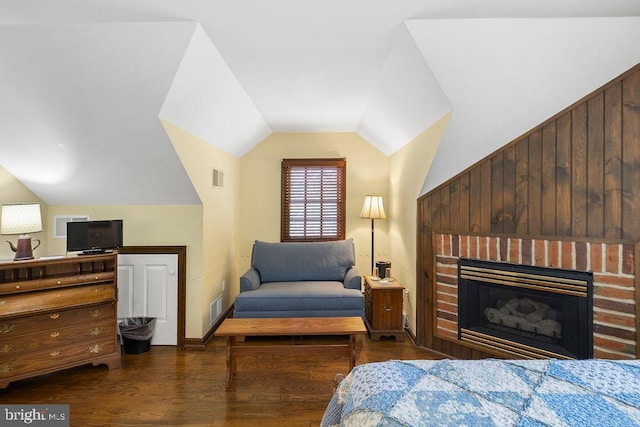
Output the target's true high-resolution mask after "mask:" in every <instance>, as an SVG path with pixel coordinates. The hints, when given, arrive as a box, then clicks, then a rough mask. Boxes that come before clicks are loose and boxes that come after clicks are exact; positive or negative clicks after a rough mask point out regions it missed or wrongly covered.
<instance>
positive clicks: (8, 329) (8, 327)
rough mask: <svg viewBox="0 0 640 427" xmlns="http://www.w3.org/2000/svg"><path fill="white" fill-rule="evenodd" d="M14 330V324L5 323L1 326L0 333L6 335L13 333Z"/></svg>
mask: <svg viewBox="0 0 640 427" xmlns="http://www.w3.org/2000/svg"><path fill="white" fill-rule="evenodd" d="M15 328H16V325H15V324H13V323H5V324H4V325H2V328H0V333H3V334H8V333H9V332H11V331H13V330H14V329H15Z"/></svg>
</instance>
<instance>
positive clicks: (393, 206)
mask: <svg viewBox="0 0 640 427" xmlns="http://www.w3.org/2000/svg"><path fill="white" fill-rule="evenodd" d="M449 118H450V114H447V115H445V116H444V117H442V118H441V119H440V120H439V121H437V122H436V123H435V124H433V125H432V126H430V127H429V128H427V129H426V130H425V131H423V132H422V133H421V134H420V135H418V136H417V137H416V138H414V139H413V140H412V141H411V142H409V143H408V144H406V145H405V146H404V147H402V148H401V149H400V150H398V151H396V152H395V153H393V155H392V156H391V157H390V168H389V187H390V193H391V198H390V203H388V205H387V207H386V209H387V214H388V217H389V239H390V242H391V254H392V256H391V259H392V265H391V267H392V270H393V275H394V276H395V277H396V278H397V279H398V280H399V281H400V283H402V284H403V285H404V286H405V288H406V289H408V290H409V295H408V298H407V297H406V296H405V301H404V310H405V312H406V314H407V320H408V324H409V329H411V330H412V331H413V333H414V334H415V331H416V314H415V306H416V305H415V301H416V299H415V297H416V261H417V259H416V257H417V255H416V251H417V248H416V244H417V243H416V233H417V231H416V226H417V199H418V196H419V194H420V190H421V189H422V184H423V183H424V180H425V177H426V176H427V171H428V170H429V167H430V166H431V162H432V161H433V157H434V156H435V153H436V150H437V148H438V145H439V143H440V140H441V139H442V135H443V134H444V131H445V128H446V126H447V123H448V122H449Z"/></svg>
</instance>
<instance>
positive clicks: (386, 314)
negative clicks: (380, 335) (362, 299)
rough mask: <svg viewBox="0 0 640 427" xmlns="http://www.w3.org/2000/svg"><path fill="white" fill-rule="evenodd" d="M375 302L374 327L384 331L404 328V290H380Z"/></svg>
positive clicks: (377, 292)
mask: <svg viewBox="0 0 640 427" xmlns="http://www.w3.org/2000/svg"><path fill="white" fill-rule="evenodd" d="M398 291H399V292H398ZM375 300H376V301H375V304H376V311H375V315H374V318H373V327H374V328H375V329H383V330H390V329H399V328H402V290H396V289H394V290H391V289H389V290H386V289H385V290H378V291H376V296H375Z"/></svg>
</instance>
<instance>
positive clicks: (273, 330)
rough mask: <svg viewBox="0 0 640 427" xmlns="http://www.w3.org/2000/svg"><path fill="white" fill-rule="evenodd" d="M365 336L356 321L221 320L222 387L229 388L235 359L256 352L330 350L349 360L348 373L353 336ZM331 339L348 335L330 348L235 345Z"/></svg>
mask: <svg viewBox="0 0 640 427" xmlns="http://www.w3.org/2000/svg"><path fill="white" fill-rule="evenodd" d="M366 333H367V328H366V327H365V326H364V323H363V322H362V319H361V318H360V317H297V318H290V317H289V318H261V319H258V318H255V319H254V318H252V319H244V318H243V319H234V318H229V319H225V320H224V321H223V322H222V324H221V325H220V327H219V328H218V330H217V331H216V332H215V335H216V336H220V337H227V374H226V378H225V382H224V385H225V387H226V388H229V386H230V385H231V380H232V379H233V376H234V375H235V374H236V372H237V365H236V356H237V355H242V354H249V353H251V352H254V351H256V350H260V351H264V350H268V351H283V350H284V351H286V352H289V351H292V350H294V351H306V352H314V353H315V352H317V351H320V350H331V351H332V352H335V353H340V354H343V355H344V356H347V357H349V371H350V370H351V369H353V367H354V366H355V365H356V336H357V335H364V334H366ZM303 335H306V336H308V335H316V336H332V335H348V336H349V341H348V342H346V341H345V342H344V343H340V344H339V343H331V344H298V345H291V343H293V341H287V342H284V343H283V344H280V345H278V344H275V345H263V344H260V345H252V343H250V342H238V340H237V338H238V337H245V336H256V337H257V336H262V337H264V336H303Z"/></svg>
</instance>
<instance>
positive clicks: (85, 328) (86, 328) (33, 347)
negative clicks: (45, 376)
mask: <svg viewBox="0 0 640 427" xmlns="http://www.w3.org/2000/svg"><path fill="white" fill-rule="evenodd" d="M115 336H116V324H115V322H113V321H112V320H106V321H104V322H100V323H85V324H81V325H77V326H71V327H68V328H55V329H49V330H47V331H42V332H37V333H34V334H29V335H21V336H17V337H14V338H5V339H0V363H3V362H9V361H12V360H13V359H15V358H16V357H17V356H20V355H23V354H25V353H30V352H35V351H38V350H41V349H43V348H48V349H53V348H58V347H64V346H68V345H71V344H75V343H78V342H90V341H95V340H99V339H103V338H105V337H110V338H111V339H115ZM28 357H30V356H28Z"/></svg>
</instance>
